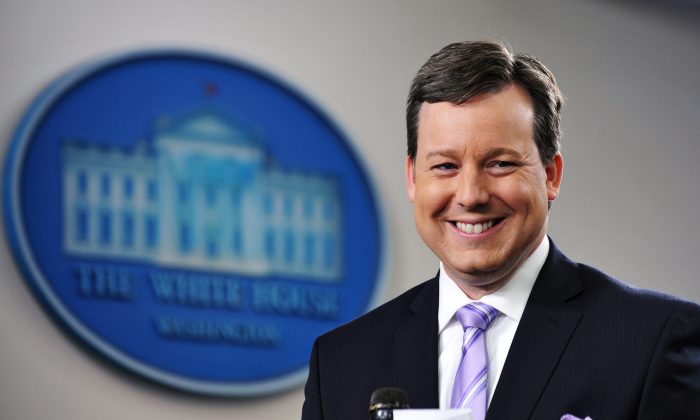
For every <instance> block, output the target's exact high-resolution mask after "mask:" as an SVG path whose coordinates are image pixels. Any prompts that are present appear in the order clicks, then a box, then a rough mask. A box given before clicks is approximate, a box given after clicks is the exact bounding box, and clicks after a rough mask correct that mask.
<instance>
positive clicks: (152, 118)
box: [4, 51, 385, 396]
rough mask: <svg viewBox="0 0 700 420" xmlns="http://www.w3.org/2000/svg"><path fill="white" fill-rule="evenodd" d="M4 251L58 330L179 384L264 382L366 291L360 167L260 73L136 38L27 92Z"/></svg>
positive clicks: (373, 220) (315, 117) (318, 119)
mask: <svg viewBox="0 0 700 420" xmlns="http://www.w3.org/2000/svg"><path fill="white" fill-rule="evenodd" d="M4 183H5V184H4V186H5V189H4V206H5V207H4V214H5V223H6V227H7V229H6V230H7V233H8V237H9V241H10V244H11V246H12V249H13V251H14V254H15V257H16V260H17V261H18V264H19V266H20V267H21V268H22V271H23V274H24V276H25V278H26V279H27V281H28V283H29V284H30V285H31V287H32V289H33V290H34V291H35V292H36V295H37V296H38V297H39V298H40V300H41V301H42V302H43V303H44V304H45V305H46V306H47V307H48V308H49V310H50V313H51V314H52V315H54V316H55V317H56V318H58V320H59V322H60V323H61V324H62V325H65V326H66V327H67V328H68V330H69V331H70V332H71V333H73V334H75V335H76V336H77V337H79V338H80V339H81V340H82V341H84V342H85V343H87V344H88V345H89V346H91V347H92V348H94V349H95V350H97V351H98V352H99V353H101V354H103V355H104V356H106V357H108V358H109V359H111V360H112V361H114V362H116V363H117V364H118V365H121V366H123V367H126V368H127V369H129V370H131V371H133V372H136V373H138V374H140V375H143V376H145V377H147V378H149V379H152V380H155V381H157V382H160V383H163V384H166V385H169V386H172V387H176V388H179V389H182V390H186V391H191V392H196V393H203V394H211V395H224V396H252V395H264V394H270V393H275V392H279V391H282V390H285V389H288V388H290V387H293V386H296V385H298V384H300V383H302V382H303V381H304V379H305V377H306V372H307V361H308V354H309V350H310V347H311V343H312V342H313V340H314V338H315V337H316V336H318V335H319V334H321V333H323V332H325V331H327V330H329V329H331V328H333V327H335V326H337V325H340V324H342V323H344V322H347V321H349V320H351V319H353V318H355V317H357V316H358V315H360V314H362V313H363V312H364V311H366V310H367V309H368V308H369V307H370V306H371V305H372V304H373V301H374V298H375V297H376V295H377V289H378V286H379V284H380V276H381V274H382V273H381V271H382V268H383V258H384V255H383V250H384V248H385V244H384V241H385V237H384V235H383V234H382V225H381V218H380V212H379V209H378V202H377V200H376V197H375V195H374V192H373V187H372V185H371V183H370V179H369V176H368V174H367V172H366V171H365V169H364V168H363V165H362V164H361V162H360V161H359V159H358V157H357V155H356V154H355V153H354V152H353V150H352V148H351V147H350V145H349V143H348V141H347V140H346V139H345V137H344V136H343V135H342V134H341V132H340V131H339V130H338V128H337V127H336V126H335V125H334V124H333V123H332V122H331V121H330V119H329V118H328V117H327V116H326V115H325V114H324V113H323V112H321V111H320V110H319V109H318V108H317V107H316V106H314V105H313V104H311V103H310V102H309V101H308V100H307V99H305V98H304V97H303V96H302V95H300V94H299V93H298V92H296V91H294V90H293V89H291V88H289V87H288V86H287V85H285V84H283V83H281V82H280V81H279V80H278V79H276V78H275V77H272V76H271V75H269V74H268V73H265V72H262V71H260V70H258V69H255V68H253V67H251V66H249V65H246V64H242V63H240V62H237V61H234V60H231V59H228V58H224V57H220V56H215V55H211V54H204V53H199V52H187V51H156V52H139V53H132V54H128V55H125V56H119V57H116V58H113V59H109V60H106V61H102V62H100V63H97V64H90V65H87V66H83V67H82V68H80V69H78V70H76V71H73V72H70V73H69V74H67V75H64V76H63V77H61V78H59V79H58V80H56V81H55V82H54V83H52V84H51V85H50V86H49V87H48V88H46V89H45V90H44V91H43V92H42V93H41V94H40V95H39V96H38V98H37V99H36V100H35V101H34V103H33V104H32V105H31V107H30V108H29V110H28V111H27V113H26V115H25V116H24V118H23V119H22V121H21V122H20V124H19V127H18V128H17V130H16V133H15V136H14V138H13V140H12V144H11V147H10V149H9V151H8V154H7V157H6V163H5V167H4Z"/></svg>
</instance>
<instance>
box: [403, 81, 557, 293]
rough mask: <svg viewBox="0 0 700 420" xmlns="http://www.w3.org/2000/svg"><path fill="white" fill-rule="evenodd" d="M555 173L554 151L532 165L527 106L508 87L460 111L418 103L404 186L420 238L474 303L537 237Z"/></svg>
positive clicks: (524, 96) (534, 153) (521, 93)
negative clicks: (413, 149)
mask: <svg viewBox="0 0 700 420" xmlns="http://www.w3.org/2000/svg"><path fill="white" fill-rule="evenodd" d="M561 173H562V159H561V155H559V154H557V155H556V156H555V157H554V158H553V159H552V161H551V162H550V163H549V164H547V165H546V166H545V165H543V164H542V161H541V160H540V156H539V153H538V150H537V146H536V145H535V141H534V137H533V106H532V101H531V99H530V97H529V95H528V93H527V92H526V91H525V90H523V89H522V88H520V87H519V86H517V85H511V86H509V87H506V88H504V89H503V90H501V91H500V92H499V93H496V94H485V95H480V96H478V97H476V98H473V99H471V100H470V101H468V102H466V103H464V104H462V105H453V104H450V103H447V102H438V103H434V104H428V103H424V104H423V105H422V107H421V110H420V114H419V118H418V149H417V153H416V158H415V161H414V160H413V159H411V158H410V157H409V158H408V159H407V160H406V187H407V190H408V196H409V198H410V200H411V201H412V202H413V204H414V216H415V222H416V227H417V229H418V233H419V234H420V236H421V238H423V241H424V242H425V243H426V244H427V245H428V247H430V249H432V251H433V252H434V253H435V255H437V256H438V258H440V260H441V261H442V263H443V265H444V267H445V270H446V271H447V274H449V276H450V277H451V278H452V279H453V280H455V281H456V282H457V283H458V284H459V286H460V287H461V288H462V290H464V291H465V292H466V293H467V294H468V295H470V296H471V297H472V298H475V299H478V298H479V297H481V296H483V294H486V293H490V292H491V291H493V290H496V289H498V288H500V287H501V286H502V285H503V284H505V282H506V281H507V280H508V278H509V276H510V275H511V274H512V273H513V272H514V271H515V269H517V268H518V267H519V266H520V264H521V263H522V262H523V261H525V259H526V258H527V257H528V256H529V255H530V254H531V253H532V252H533V251H534V250H535V248H536V247H537V245H538V244H539V243H540V241H541V240H542V239H543V238H544V235H545V232H546V229H547V203H548V201H549V200H554V199H555V198H556V197H557V195H558V194H559V185H560V182H561ZM474 295H476V296H474Z"/></svg>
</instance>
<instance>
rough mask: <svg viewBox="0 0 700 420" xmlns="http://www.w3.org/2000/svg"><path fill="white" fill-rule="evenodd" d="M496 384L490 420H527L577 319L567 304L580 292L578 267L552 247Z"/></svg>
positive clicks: (577, 313) (577, 314) (578, 317)
mask: <svg viewBox="0 0 700 420" xmlns="http://www.w3.org/2000/svg"><path fill="white" fill-rule="evenodd" d="M550 245H551V249H550V252H549V255H548V257H547V260H546V261H545V264H544V266H543V267H542V270H541V271H540V274H539V276H538V277H537V280H536V282H535V285H534V286H533V288H532V292H531V293H530V297H529V298H528V301H527V305H526V306H525V311H524V312H523V316H522V318H521V320H520V324H519V325H518V329H517V331H516V333H515V337H514V338H513V343H512V344H511V347H510V350H509V351H508V356H507V358H506V362H505V365H504V366H503V371H502V373H501V376H500V378H499V380H498V385H497V387H496V390H495V393H494V395H493V399H492V401H491V405H490V406H489V410H488V413H487V418H488V419H502V418H508V419H527V418H529V417H530V414H531V413H532V411H533V410H534V408H535V406H536V404H537V402H538V401H539V399H540V396H541V395H542V392H543V391H544V388H545V386H546V385H547V383H548V382H549V378H550V377H551V375H552V373H553V371H554V369H555V368H556V366H557V363H558V362H559V359H560V358H561V355H562V353H563V352H564V349H565V348H566V345H567V343H568V342H569V338H570V337H571V335H572V334H573V332H574V330H575V329H576V326H577V325H578V323H579V321H580V319H581V313H580V312H579V311H577V310H575V309H572V308H571V305H567V302H568V301H569V300H570V299H572V298H573V297H574V296H576V295H577V294H579V293H580V292H581V290H582V288H581V283H580V281H579V279H578V269H577V267H576V264H575V263H573V262H572V261H570V260H568V259H567V258H566V257H564V255H563V254H561V253H560V252H559V250H558V249H557V248H556V247H555V246H554V244H553V243H551V242H550Z"/></svg>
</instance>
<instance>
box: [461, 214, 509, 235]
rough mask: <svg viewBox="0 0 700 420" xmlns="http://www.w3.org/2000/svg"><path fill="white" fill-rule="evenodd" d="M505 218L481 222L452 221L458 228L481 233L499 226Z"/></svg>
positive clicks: (467, 231) (465, 231)
mask: <svg viewBox="0 0 700 420" xmlns="http://www.w3.org/2000/svg"><path fill="white" fill-rule="evenodd" d="M503 220H504V218H503V217H501V218H497V219H491V220H488V221H485V222H481V223H464V222H457V221H452V222H450V223H452V225H453V226H455V227H456V228H457V229H458V230H460V231H462V232H464V233H467V234H480V233H484V232H487V231H488V230H490V229H493V228H494V227H496V226H498V225H499V224H500V223H501V222H502V221H503Z"/></svg>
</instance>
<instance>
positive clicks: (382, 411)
mask: <svg viewBox="0 0 700 420" xmlns="http://www.w3.org/2000/svg"><path fill="white" fill-rule="evenodd" d="M397 408H408V395H407V394H406V391H404V390H403V389H400V388H379V389H377V390H375V391H374V392H373V393H372V397H371V398H370V399H369V420H393V419H394V410H395V409H397Z"/></svg>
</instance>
